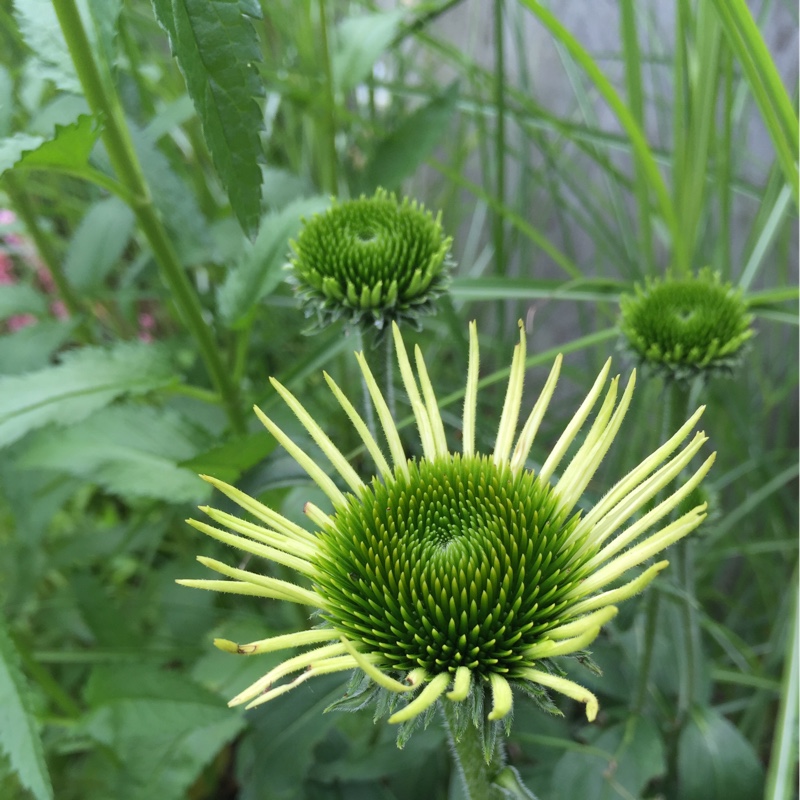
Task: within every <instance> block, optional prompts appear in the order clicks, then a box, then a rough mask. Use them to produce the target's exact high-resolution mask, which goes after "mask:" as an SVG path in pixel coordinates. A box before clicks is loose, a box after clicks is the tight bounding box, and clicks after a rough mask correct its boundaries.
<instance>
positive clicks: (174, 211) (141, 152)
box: [128, 122, 210, 265]
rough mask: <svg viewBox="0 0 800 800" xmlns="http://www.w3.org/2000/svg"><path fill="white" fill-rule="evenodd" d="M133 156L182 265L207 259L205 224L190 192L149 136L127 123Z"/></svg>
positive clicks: (195, 200) (195, 199)
mask: <svg viewBox="0 0 800 800" xmlns="http://www.w3.org/2000/svg"><path fill="white" fill-rule="evenodd" d="M128 127H129V129H130V132H131V138H132V140H133V145H134V147H135V148H136V155H137V157H138V158H139V163H140V164H141V165H142V171H143V172H144V175H145V178H146V179H147V183H148V185H149V186H150V191H151V192H152V194H153V202H154V203H155V205H156V207H157V208H158V210H159V211H160V212H161V215H162V217H163V219H164V223H165V225H166V226H167V230H168V231H169V233H170V234H171V235H172V237H173V239H174V242H175V245H176V248H177V250H178V254H179V256H180V258H181V261H182V262H183V263H184V265H188V264H196V263H202V262H205V261H206V260H207V259H208V250H209V243H210V240H209V235H208V223H207V221H206V218H205V217H204V216H203V213H202V212H201V211H200V206H199V204H198V201H197V197H196V195H195V194H194V192H192V191H191V189H190V188H189V187H188V185H187V184H186V181H185V180H184V179H183V178H182V177H179V176H178V175H177V174H176V173H175V171H174V170H173V169H172V167H171V166H170V162H169V160H168V159H167V157H166V156H165V155H164V154H163V153H162V152H161V151H160V150H159V149H158V147H157V146H156V142H155V140H154V139H153V137H152V136H150V135H148V134H146V133H143V132H142V131H141V130H138V129H137V128H136V127H135V126H134V125H133V124H132V123H130V122H129V123H128Z"/></svg>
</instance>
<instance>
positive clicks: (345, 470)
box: [269, 378, 364, 493]
mask: <svg viewBox="0 0 800 800" xmlns="http://www.w3.org/2000/svg"><path fill="white" fill-rule="evenodd" d="M269 380H270V383H271V384H272V385H273V386H274V387H275V390H276V391H277V392H278V394H279V395H280V396H281V397H282V398H283V400H284V402H285V403H286V405H287V406H289V408H291V409H292V411H293V412H294V415H295V416H296V417H297V419H299V420H300V422H301V423H302V425H303V427H304V428H305V429H306V430H307V431H308V432H309V434H311V438H312V439H313V440H314V441H315V442H316V443H317V444H318V445H319V448H320V450H322V452H323V453H324V454H325V456H326V457H327V458H328V460H329V461H330V462H331V465H332V466H333V468H334V469H335V470H336V471H337V472H338V473H339V474H340V475H341V476H342V478H343V479H344V482H345V483H346V484H347V485H348V486H349V487H350V488H351V489H352V490H353V491H354V492H356V493H358V492H359V491H361V489H363V488H364V482H363V481H362V480H361V478H359V477H358V473H357V472H356V471H355V470H354V469H353V467H352V466H351V465H350V463H349V462H348V461H347V459H346V458H345V457H344V455H343V454H342V452H341V451H340V450H339V448H338V447H337V446H336V445H335V444H334V443H333V442H332V441H331V438H330V437H329V436H328V435H327V434H326V433H325V431H323V430H322V428H320V426H319V425H317V423H316V422H315V421H314V420H313V419H312V417H311V414H309V413H308V411H306V409H305V408H304V407H303V405H302V404H301V403H300V401H299V400H298V399H297V398H296V397H295V396H294V395H293V394H292V393H291V392H290V391H289V390H288V389H287V388H286V387H285V386H284V385H283V384H282V383H280V382H279V381H277V380H276V379H275V378H270V379H269Z"/></svg>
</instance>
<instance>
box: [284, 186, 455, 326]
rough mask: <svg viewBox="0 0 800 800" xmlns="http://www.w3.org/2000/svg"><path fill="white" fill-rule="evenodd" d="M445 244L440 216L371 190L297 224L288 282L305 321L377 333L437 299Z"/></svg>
mask: <svg viewBox="0 0 800 800" xmlns="http://www.w3.org/2000/svg"><path fill="white" fill-rule="evenodd" d="M451 243H452V239H451V238H450V237H447V236H445V235H444V232H443V230H442V224H441V214H439V215H438V216H436V217H434V216H433V215H432V214H431V213H430V212H429V211H426V210H425V207H424V206H423V205H422V204H421V203H417V202H416V201H412V200H409V199H408V198H404V199H403V200H402V202H398V200H397V198H396V197H395V196H394V195H393V194H389V193H388V192H386V191H384V190H383V189H378V190H377V192H376V193H375V194H374V195H373V196H372V197H365V196H363V195H362V196H361V197H360V198H358V199H357V200H346V201H343V202H340V201H337V200H335V199H334V200H333V202H332V205H331V207H330V208H329V209H328V210H327V211H325V212H324V213H322V214H317V215H315V216H314V217H312V219H310V220H308V221H307V222H305V223H304V225H303V227H302V229H301V231H300V234H299V235H298V237H297V240H296V241H293V242H292V243H291V247H292V256H291V259H290V262H289V266H290V270H291V281H292V283H293V284H294V286H295V287H296V290H297V293H298V296H299V297H300V301H301V303H302V305H303V307H304V309H305V312H306V316H315V317H316V319H317V322H318V323H319V324H328V323H330V322H332V321H334V320H336V319H339V318H344V319H346V320H347V321H348V322H350V323H351V324H355V325H360V326H362V327H367V328H368V327H372V326H375V327H376V328H378V329H379V330H382V329H383V328H384V327H385V326H386V324H387V323H388V322H391V321H393V320H398V321H399V320H408V321H411V322H414V323H416V321H417V318H418V317H419V316H420V315H421V314H424V313H429V312H430V311H432V310H433V308H434V301H435V299H436V298H437V297H438V296H439V295H440V294H441V293H442V292H443V291H444V289H445V286H446V282H447V277H448V271H449V268H450V266H451V265H452V262H451V261H450V259H449V252H450V245H451Z"/></svg>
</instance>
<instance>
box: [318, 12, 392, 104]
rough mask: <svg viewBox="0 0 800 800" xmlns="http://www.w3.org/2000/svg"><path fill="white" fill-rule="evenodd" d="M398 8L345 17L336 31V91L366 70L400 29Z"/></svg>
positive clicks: (345, 89)
mask: <svg viewBox="0 0 800 800" xmlns="http://www.w3.org/2000/svg"><path fill="white" fill-rule="evenodd" d="M403 15H404V12H403V11H402V9H395V10H393V11H380V12H376V13H374V14H362V15H359V16H356V17H348V18H347V19H345V20H342V22H341V23H339V26H338V27H337V30H336V38H335V42H336V47H335V50H334V53H333V58H332V62H333V64H332V65H333V80H334V83H335V85H336V88H337V89H338V90H339V91H340V92H344V93H346V92H349V91H350V90H351V89H353V88H355V87H356V86H357V85H358V84H359V83H361V81H363V80H364V79H365V78H366V77H367V76H368V75H369V73H370V70H371V69H372V66H373V64H374V63H375V62H376V61H377V60H378V57H379V56H380V55H381V53H383V51H384V50H385V49H386V48H387V47H388V46H389V45H390V44H391V43H392V40H393V39H394V38H395V36H396V35H397V31H398V30H399V28H400V23H401V22H402V20H403Z"/></svg>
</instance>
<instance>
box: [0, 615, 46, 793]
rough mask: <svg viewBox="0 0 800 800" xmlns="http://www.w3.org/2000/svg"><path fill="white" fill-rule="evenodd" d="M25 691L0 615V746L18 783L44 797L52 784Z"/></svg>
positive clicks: (11, 645) (23, 681) (25, 687)
mask: <svg viewBox="0 0 800 800" xmlns="http://www.w3.org/2000/svg"><path fill="white" fill-rule="evenodd" d="M28 691H29V690H28V687H27V686H26V684H25V678H24V677H23V675H22V672H21V670H20V668H19V657H18V655H17V651H16V648H15V647H14V643H13V642H12V641H11V637H10V636H9V635H8V632H7V630H6V626H5V622H4V621H3V619H2V618H0V709H2V710H3V712H2V713H3V724H2V725H0V748H2V750H3V751H4V752H5V754H6V755H7V756H8V759H9V762H10V763H11V767H12V768H13V770H14V771H15V772H16V773H17V775H18V776H19V780H20V783H22V785H23V786H25V787H26V788H27V789H29V790H30V791H31V793H32V794H33V796H34V797H36V798H37V800H45V798H52V797H53V788H52V786H51V784H50V775H49V774H48V772H47V764H46V763H45V760H44V748H43V747H42V740H41V738H40V737H39V726H38V724H37V722H36V719H35V717H34V715H33V710H32V708H31V704H30V702H29V699H28Z"/></svg>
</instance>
